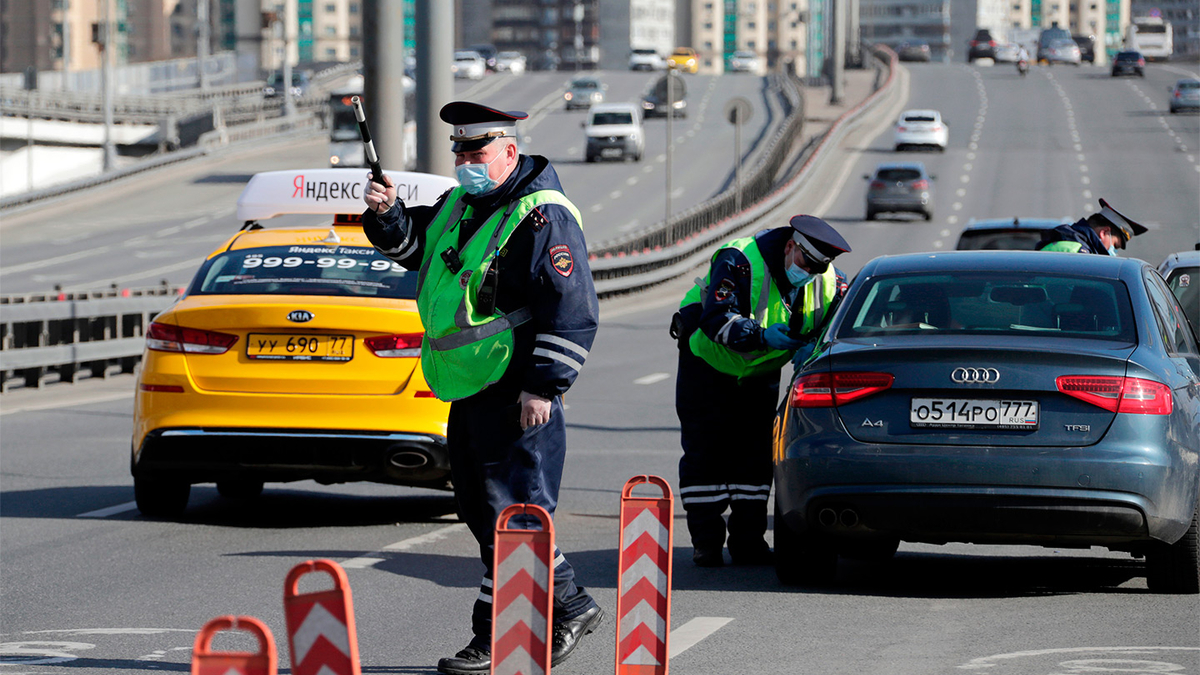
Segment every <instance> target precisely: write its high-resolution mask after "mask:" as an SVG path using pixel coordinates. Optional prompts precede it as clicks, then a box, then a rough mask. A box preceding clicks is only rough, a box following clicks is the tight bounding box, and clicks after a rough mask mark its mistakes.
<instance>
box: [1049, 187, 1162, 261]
mask: <svg viewBox="0 0 1200 675" xmlns="http://www.w3.org/2000/svg"><path fill="white" fill-rule="evenodd" d="M1145 231H1146V228H1145V227H1144V226H1143V225H1141V224H1139V223H1136V222H1134V221H1133V220H1130V219H1129V218H1126V217H1125V216H1123V215H1121V214H1120V213H1118V212H1117V210H1116V209H1114V208H1113V207H1111V206H1109V205H1108V202H1106V201H1104V200H1103V199H1101V200H1100V212H1099V213H1093V214H1092V215H1090V216H1088V217H1087V218H1080V219H1079V220H1077V221H1075V222H1074V223H1071V224H1070V225H1059V226H1058V227H1056V228H1054V229H1053V230H1051V231H1050V232H1048V233H1046V234H1045V235H1044V236H1043V237H1042V243H1041V245H1040V246H1038V250H1039V251H1060V252H1064V253H1096V254H1099V255H1116V254H1117V249H1123V248H1125V247H1126V246H1127V245H1128V244H1129V240H1130V239H1133V238H1134V237H1135V236H1137V235H1139V234H1141V233H1143V232H1145Z"/></svg>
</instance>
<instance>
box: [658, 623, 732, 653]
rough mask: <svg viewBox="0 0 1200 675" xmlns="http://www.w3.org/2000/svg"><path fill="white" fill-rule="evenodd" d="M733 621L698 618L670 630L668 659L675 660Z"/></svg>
mask: <svg viewBox="0 0 1200 675" xmlns="http://www.w3.org/2000/svg"><path fill="white" fill-rule="evenodd" d="M730 621H733V619H727V618H724V617H720V616H698V617H696V618H694V619H692V620H691V621H689V622H687V623H685V624H683V625H682V626H680V627H679V628H675V629H672V630H671V653H670V654H668V657H669V658H672V659H673V658H675V657H677V656H679V655H680V654H682V653H684V652H685V651H687V650H689V649H691V648H692V647H695V646H696V645H697V644H699V643H700V641H701V640H703V639H704V638H706V637H708V636H709V635H712V634H713V633H715V632H717V631H719V630H721V628H723V627H724V626H725V624H727V623H729V622H730Z"/></svg>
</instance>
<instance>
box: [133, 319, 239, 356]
mask: <svg viewBox="0 0 1200 675" xmlns="http://www.w3.org/2000/svg"><path fill="white" fill-rule="evenodd" d="M235 342H237V336H236V335H230V334H228V333H218V332H216V331H212V330H200V329H199V328H184V327H182V326H171V325H168V324H165V323H157V322H154V323H151V324H150V327H149V328H148V329H147V330H146V347H147V348H149V349H152V350H154V351H156V352H186V353H188V354H224V353H225V352H227V351H229V348H230V347H232V346H233V344H234V343H235Z"/></svg>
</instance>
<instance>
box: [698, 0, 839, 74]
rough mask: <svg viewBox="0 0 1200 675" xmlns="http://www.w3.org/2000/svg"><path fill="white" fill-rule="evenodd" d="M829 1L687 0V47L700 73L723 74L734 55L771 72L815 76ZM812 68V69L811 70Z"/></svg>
mask: <svg viewBox="0 0 1200 675" xmlns="http://www.w3.org/2000/svg"><path fill="white" fill-rule="evenodd" d="M828 2H829V0H772V1H769V2H768V1H764V0H724V1H723V2H714V1H710V0H691V3H692V5H691V17H692V20H691V36H692V44H691V45H688V46H690V47H692V48H693V49H695V50H696V53H697V54H698V55H699V57H700V72H702V73H712V74H716V73H723V72H725V71H726V70H728V69H729V66H730V60H731V59H732V58H733V54H734V53H735V52H751V53H753V54H755V55H757V56H758V57H759V58H761V59H762V60H763V62H764V63H766V64H767V66H768V67H769V68H773V67H775V66H777V65H778V64H788V66H789V67H791V68H794V69H795V71H796V72H797V73H799V74H800V75H801V76H813V77H815V76H819V75H820V73H821V68H822V66H823V64H824V62H825V53H824V39H825V35H826V33H827V30H828V27H827V26H826V25H825V23H826V21H827V19H828V18H829V16H828V13H827V12H826V11H824V7H825V5H826V4H827V3H828ZM814 65H815V70H814Z"/></svg>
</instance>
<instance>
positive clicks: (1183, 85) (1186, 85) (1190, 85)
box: [1175, 80, 1200, 89]
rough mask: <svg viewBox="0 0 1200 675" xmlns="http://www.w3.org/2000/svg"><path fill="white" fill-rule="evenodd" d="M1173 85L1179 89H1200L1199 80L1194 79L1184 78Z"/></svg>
mask: <svg viewBox="0 0 1200 675" xmlns="http://www.w3.org/2000/svg"><path fill="white" fill-rule="evenodd" d="M1175 86H1177V87H1179V88H1180V89H1200V82H1197V81H1196V80H1184V81H1182V82H1180V83H1179V84H1177V85H1175Z"/></svg>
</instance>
